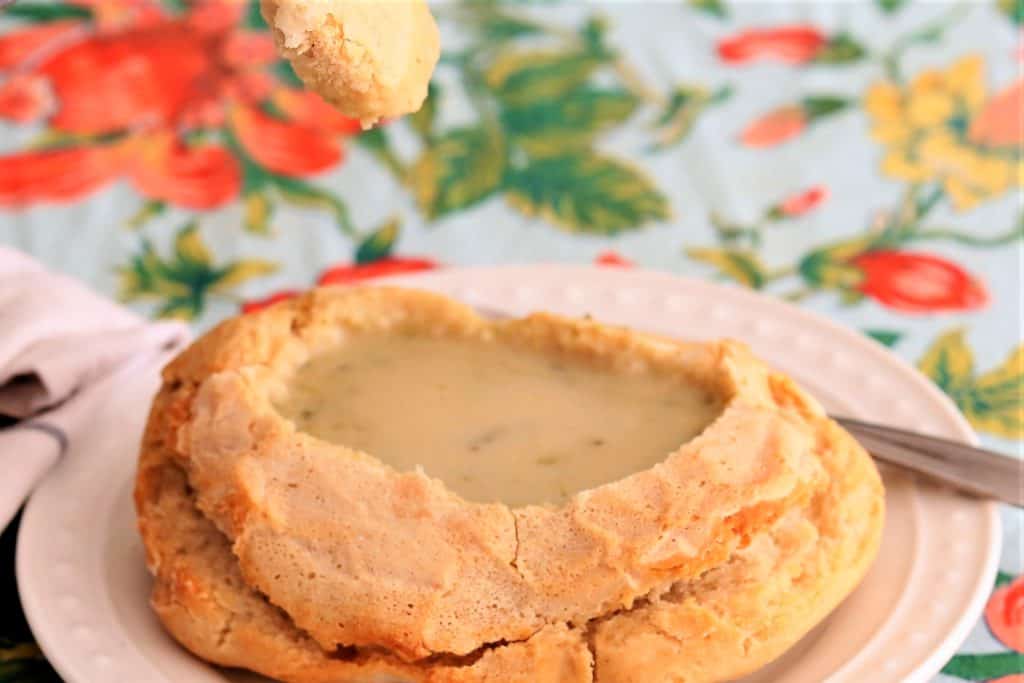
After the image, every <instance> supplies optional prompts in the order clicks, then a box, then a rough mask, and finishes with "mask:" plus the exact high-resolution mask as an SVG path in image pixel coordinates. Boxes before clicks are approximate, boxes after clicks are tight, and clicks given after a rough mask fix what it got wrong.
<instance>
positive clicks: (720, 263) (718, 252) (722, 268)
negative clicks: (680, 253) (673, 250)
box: [686, 247, 767, 289]
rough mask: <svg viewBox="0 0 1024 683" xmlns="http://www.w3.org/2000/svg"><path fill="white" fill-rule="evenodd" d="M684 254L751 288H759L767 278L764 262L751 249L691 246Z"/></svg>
mask: <svg viewBox="0 0 1024 683" xmlns="http://www.w3.org/2000/svg"><path fill="white" fill-rule="evenodd" d="M686 255H687V256H689V257H690V258H692V259H693V260H695V261H700V262H702V263H706V264H708V265H710V266H714V267H715V269H716V270H718V272H719V273H721V274H722V275H724V276H725V277H727V278H729V279H730V280H733V281H735V282H738V283H740V284H741V285H745V286H747V287H750V288H751V289H760V288H761V287H763V286H764V283H765V281H766V279H767V277H766V275H765V272H766V269H765V267H764V264H762V263H761V261H760V259H758V257H757V255H755V254H754V253H753V252H751V251H746V250H742V249H727V248H726V249H717V248H714V247H693V248H690V249H687V250H686Z"/></svg>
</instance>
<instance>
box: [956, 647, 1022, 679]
mask: <svg viewBox="0 0 1024 683" xmlns="http://www.w3.org/2000/svg"><path fill="white" fill-rule="evenodd" d="M942 673H944V674H946V675H947V676H956V677H957V678H962V679H964V680H967V681H988V680H992V679H995V678H1001V677H1003V676H1009V675H1010V674H1022V673H1024V654H1021V653H1019V652H993V653H990V654H981V655H956V656H955V657H953V659H951V660H949V663H948V664H946V666H944V667H942Z"/></svg>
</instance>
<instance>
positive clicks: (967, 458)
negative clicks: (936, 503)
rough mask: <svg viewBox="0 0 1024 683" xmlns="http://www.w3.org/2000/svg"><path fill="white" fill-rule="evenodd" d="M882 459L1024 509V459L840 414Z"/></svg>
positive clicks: (849, 429)
mask: <svg viewBox="0 0 1024 683" xmlns="http://www.w3.org/2000/svg"><path fill="white" fill-rule="evenodd" d="M833 419H835V421H836V422H838V423H839V424H841V425H842V426H843V427H845V428H846V430H847V431H848V432H850V433H851V434H853V436H854V437H856V439H857V440H858V441H860V443H861V445H862V446H864V448H865V449H867V451H868V452H869V453H871V455H873V456H874V457H875V458H877V459H878V460H882V461H884V462H887V463H890V464H893V465H897V466H899V467H903V468H905V469H908V470H912V471H914V472H916V473H918V474H922V475H924V476H926V477H928V478H929V479H935V480H937V481H940V482H942V483H944V484H948V485H950V486H952V487H954V488H956V489H958V490H960V491H964V492H966V493H970V494H973V495H976V496H983V497H985V498H994V499H995V500H999V501H1002V502H1004V503H1009V504H1010V505H1016V506H1017V507H1024V461H1022V460H1018V459H1016V458H1013V457H1010V456H1006V455H1000V454H999V453H996V452H995V451H989V450H985V449H984V448H977V447H975V446H968V445H967V444H963V443H958V442H956V441H951V440H949V439H940V438H938V437H935V436H925V435H924V434H918V433H917V432H911V431H907V430H905V429H897V428H895V427H884V426H882V425H878V424H873V423H870V422H864V421H862V420H854V419H851V418H847V417H834V416H833Z"/></svg>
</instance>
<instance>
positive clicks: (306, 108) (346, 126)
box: [271, 88, 362, 135]
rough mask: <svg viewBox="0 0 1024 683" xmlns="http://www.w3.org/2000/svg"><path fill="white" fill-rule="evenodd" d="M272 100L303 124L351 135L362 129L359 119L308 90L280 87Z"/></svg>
mask: <svg viewBox="0 0 1024 683" xmlns="http://www.w3.org/2000/svg"><path fill="white" fill-rule="evenodd" d="M271 101H272V102H273V104H274V106H275V107H277V108H278V109H279V110H280V111H281V112H282V113H283V114H284V115H285V116H287V117H288V118H289V119H291V120H292V121H294V122H296V123H298V124H301V125H303V126H311V127H313V128H320V129H322V130H325V131H333V132H335V133H343V134H349V135H352V134H355V133H359V132H360V131H361V130H362V126H361V125H360V123H359V119H350V118H348V117H347V116H345V115H344V114H342V113H341V112H340V111H338V110H337V109H335V108H334V107H332V106H331V105H329V104H327V103H326V102H325V101H324V99H323V98H322V97H320V96H319V95H317V94H316V93H313V92H310V91H308V90H294V89H291V88H278V89H277V90H275V91H274V94H273V97H272V98H271Z"/></svg>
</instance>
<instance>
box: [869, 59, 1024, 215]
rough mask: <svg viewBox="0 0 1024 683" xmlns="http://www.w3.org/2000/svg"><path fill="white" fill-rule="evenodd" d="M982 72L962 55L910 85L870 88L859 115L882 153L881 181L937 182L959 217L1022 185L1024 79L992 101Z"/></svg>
mask: <svg viewBox="0 0 1024 683" xmlns="http://www.w3.org/2000/svg"><path fill="white" fill-rule="evenodd" d="M984 72H985V63H984V61H983V60H982V58H981V57H979V56H968V57H964V58H962V59H960V60H958V61H957V62H955V63H954V64H953V65H951V66H950V67H949V68H948V69H946V70H938V69H930V70H927V71H924V72H922V73H920V74H918V75H917V76H916V77H915V78H914V79H913V80H912V81H911V82H910V84H909V85H905V86H904V85H898V84H896V83H892V82H888V81H885V82H880V83H876V84H874V85H873V86H871V87H870V88H869V89H868V91H867V93H865V96H864V109H865V111H866V112H867V113H868V116H869V118H870V120H871V134H872V137H873V138H874V139H875V140H876V141H878V142H879V143H881V144H882V146H883V147H885V150H886V154H885V156H884V157H883V160H882V172H883V173H884V174H885V175H887V176H890V177H892V178H898V179H900V180H906V181H908V182H912V183H923V182H938V183H941V184H942V187H943V189H944V190H945V191H946V194H947V195H948V196H949V198H950V201H951V202H952V204H953V206H954V208H956V209H957V210H958V211H965V210H967V209H970V208H972V207H974V206H976V205H977V204H979V203H981V202H983V201H985V200H987V199H992V198H994V197H998V196H1000V195H1002V194H1005V193H1006V192H1008V191H1010V190H1011V189H1012V188H1014V187H1017V186H1021V185H1024V159H1022V156H1024V155H1022V148H1021V144H1022V142H1024V139H1022V137H1024V135H1022V130H1021V125H1020V121H1021V116H1022V112H1024V106H1022V104H1024V80H1022V81H1018V82H1017V83H1014V84H1013V85H1011V86H1010V87H1009V88H1007V89H1006V90H1004V91H1003V92H1001V93H998V94H996V95H994V96H990V94H989V92H988V90H987V88H986V85H985V73H984Z"/></svg>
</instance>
